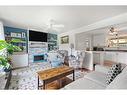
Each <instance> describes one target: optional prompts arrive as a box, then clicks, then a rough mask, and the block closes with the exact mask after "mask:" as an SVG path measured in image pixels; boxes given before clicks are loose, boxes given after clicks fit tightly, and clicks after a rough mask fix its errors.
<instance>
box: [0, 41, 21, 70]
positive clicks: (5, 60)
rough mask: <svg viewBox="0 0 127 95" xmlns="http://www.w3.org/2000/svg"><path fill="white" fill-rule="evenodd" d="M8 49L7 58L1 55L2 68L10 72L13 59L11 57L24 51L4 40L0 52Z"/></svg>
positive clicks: (0, 63) (0, 42) (0, 43)
mask: <svg viewBox="0 0 127 95" xmlns="http://www.w3.org/2000/svg"><path fill="white" fill-rule="evenodd" d="M3 49H6V51H7V56H2V55H0V66H1V67H2V66H3V68H4V70H5V71H8V70H9V69H10V68H11V58H10V56H11V55H12V54H13V53H14V52H19V51H22V49H20V47H18V46H14V45H12V44H10V43H7V42H6V41H4V40H0V50H3Z"/></svg>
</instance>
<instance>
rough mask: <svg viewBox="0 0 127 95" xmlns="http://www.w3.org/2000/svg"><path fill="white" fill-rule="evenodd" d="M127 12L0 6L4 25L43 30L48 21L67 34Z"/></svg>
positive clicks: (111, 8) (118, 8) (123, 9)
mask: <svg viewBox="0 0 127 95" xmlns="http://www.w3.org/2000/svg"><path fill="white" fill-rule="evenodd" d="M125 12H127V6H0V19H1V20H2V21H3V22H4V25H7V26H14V27H21V28H30V29H38V30H44V29H45V27H46V24H47V23H48V21H49V20H50V19H54V20H55V21H56V24H64V25H65V27H64V28H61V29H60V30H58V31H60V32H61V33H62V32H67V31H70V30H74V29H77V28H80V27H83V26H87V25H89V24H92V23H95V22H97V21H100V20H103V19H107V18H110V17H113V16H116V15H119V14H122V13H125Z"/></svg>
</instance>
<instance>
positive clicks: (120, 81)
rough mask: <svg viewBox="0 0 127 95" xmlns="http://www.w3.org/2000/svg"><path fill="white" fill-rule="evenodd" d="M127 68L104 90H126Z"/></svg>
mask: <svg viewBox="0 0 127 95" xmlns="http://www.w3.org/2000/svg"><path fill="white" fill-rule="evenodd" d="M126 83H127V67H125V68H124V70H123V71H122V72H121V73H120V74H119V75H118V76H117V77H116V78H115V79H114V80H113V81H112V82H111V83H110V84H109V85H108V86H107V88H106V89H127V85H126Z"/></svg>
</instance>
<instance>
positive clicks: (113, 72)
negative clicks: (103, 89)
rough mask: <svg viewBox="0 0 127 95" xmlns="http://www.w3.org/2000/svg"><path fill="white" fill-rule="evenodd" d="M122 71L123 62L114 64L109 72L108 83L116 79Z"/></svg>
mask: <svg viewBox="0 0 127 95" xmlns="http://www.w3.org/2000/svg"><path fill="white" fill-rule="evenodd" d="M120 73H121V64H120V63H119V64H114V65H112V67H111V68H110V70H109V71H108V74H107V79H106V84H107V85H109V84H110V83H111V82H112V81H113V80H114V78H115V77H116V76H117V75H118V74H120Z"/></svg>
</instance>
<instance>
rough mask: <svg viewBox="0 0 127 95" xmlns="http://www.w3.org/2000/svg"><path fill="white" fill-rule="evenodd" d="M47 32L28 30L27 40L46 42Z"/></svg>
mask: <svg viewBox="0 0 127 95" xmlns="http://www.w3.org/2000/svg"><path fill="white" fill-rule="evenodd" d="M47 35H48V34H47V33H44V32H39V31H33V30H29V41H37V42H47Z"/></svg>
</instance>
